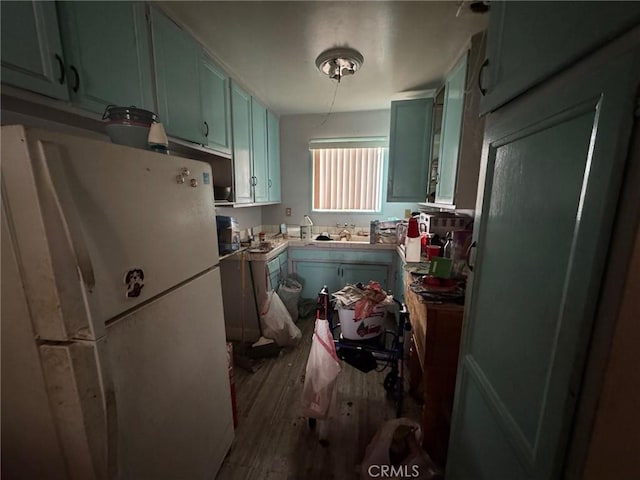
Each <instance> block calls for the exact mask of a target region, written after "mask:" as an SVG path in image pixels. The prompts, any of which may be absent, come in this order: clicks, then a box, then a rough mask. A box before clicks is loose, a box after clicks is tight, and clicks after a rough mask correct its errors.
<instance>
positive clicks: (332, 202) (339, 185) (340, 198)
mask: <svg viewBox="0 0 640 480" xmlns="http://www.w3.org/2000/svg"><path fill="white" fill-rule="evenodd" d="M381 143H384V142H382V141H380V140H379V139H374V140H364V141H363V140H359V141H355V142H354V141H348V140H343V141H327V140H325V141H318V140H316V141H313V142H311V158H312V162H313V210H314V211H324V212H331V211H340V212H344V211H351V212H377V211H380V210H381V207H382V204H381V202H382V174H383V165H384V158H385V152H386V148H385V146H381Z"/></svg>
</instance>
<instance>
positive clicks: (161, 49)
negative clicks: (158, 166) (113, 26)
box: [151, 8, 206, 144]
mask: <svg viewBox="0 0 640 480" xmlns="http://www.w3.org/2000/svg"><path fill="white" fill-rule="evenodd" d="M151 21H152V33H153V54H154V60H155V65H156V88H157V93H158V114H159V116H160V121H161V122H162V123H163V124H164V127H165V130H166V131H167V133H168V134H169V135H172V136H174V137H178V138H182V139H184V140H190V141H192V142H196V143H200V144H204V143H205V142H206V137H205V135H204V134H205V133H206V129H205V126H204V123H203V122H202V111H201V108H202V106H201V102H200V77H199V75H198V67H199V63H200V52H201V49H200V45H198V44H197V43H196V42H195V40H193V39H192V38H191V37H190V36H189V35H188V34H187V33H186V32H184V31H183V30H182V29H181V28H179V27H178V26H177V25H176V24H175V23H173V22H172V21H171V20H170V19H168V18H167V17H165V16H164V15H163V14H162V13H161V12H160V11H158V10H156V9H155V8H152V9H151Z"/></svg>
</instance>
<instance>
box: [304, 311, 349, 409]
mask: <svg viewBox="0 0 640 480" xmlns="http://www.w3.org/2000/svg"><path fill="white" fill-rule="evenodd" d="M338 373H340V361H339V360H338V355H337V354H336V346H335V345H334V343H333V336H332V335H331V329H330V328H329V322H328V321H327V320H323V319H316V325H315V331H314V333H313V339H312V340H311V350H310V351H309V359H308V360H307V369H306V373H305V376H304V387H303V389H302V415H304V416H305V417H310V418H317V419H324V418H326V417H327V415H328V413H329V406H330V405H331V399H332V395H333V387H334V386H335V383H336V380H337V378H338Z"/></svg>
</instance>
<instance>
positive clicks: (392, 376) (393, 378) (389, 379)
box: [383, 372, 398, 392]
mask: <svg viewBox="0 0 640 480" xmlns="http://www.w3.org/2000/svg"><path fill="white" fill-rule="evenodd" d="M397 383H398V374H397V373H395V372H389V373H387V376H386V377H384V383H383V385H384V389H385V390H386V391H387V392H393V391H395V389H396V384H397Z"/></svg>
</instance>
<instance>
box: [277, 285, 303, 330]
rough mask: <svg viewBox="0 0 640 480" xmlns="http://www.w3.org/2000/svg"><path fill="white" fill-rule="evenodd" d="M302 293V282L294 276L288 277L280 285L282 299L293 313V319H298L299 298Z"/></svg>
mask: <svg viewBox="0 0 640 480" xmlns="http://www.w3.org/2000/svg"><path fill="white" fill-rule="evenodd" d="M301 293H302V284H301V283H300V282H298V281H297V280H295V279H293V278H287V279H286V280H284V281H283V282H282V283H280V286H279V287H278V295H279V296H280V300H282V303H284V306H285V307H287V311H288V312H289V314H290V315H291V320H293V321H294V322H297V321H298V300H300V294H301Z"/></svg>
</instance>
